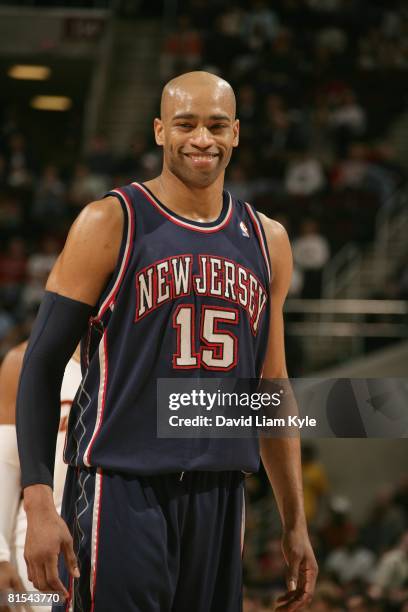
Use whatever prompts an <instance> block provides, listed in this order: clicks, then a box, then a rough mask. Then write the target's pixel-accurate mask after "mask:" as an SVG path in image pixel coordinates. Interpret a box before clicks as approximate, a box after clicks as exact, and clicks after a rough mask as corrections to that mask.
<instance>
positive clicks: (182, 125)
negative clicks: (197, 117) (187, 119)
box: [177, 123, 193, 130]
mask: <svg viewBox="0 0 408 612" xmlns="http://www.w3.org/2000/svg"><path fill="white" fill-rule="evenodd" d="M177 127H180V128H183V129H186V130H191V129H192V127H193V126H192V125H191V123H178V124H177Z"/></svg>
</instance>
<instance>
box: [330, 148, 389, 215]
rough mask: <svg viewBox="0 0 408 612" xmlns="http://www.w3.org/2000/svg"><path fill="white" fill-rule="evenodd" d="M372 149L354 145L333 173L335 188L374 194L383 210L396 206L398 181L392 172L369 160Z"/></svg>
mask: <svg viewBox="0 0 408 612" xmlns="http://www.w3.org/2000/svg"><path fill="white" fill-rule="evenodd" d="M369 157H370V149H369V147H368V146H367V145H365V144H363V143H358V142H355V143H352V144H351V145H350V146H349V147H348V150H347V157H346V158H345V159H343V160H342V161H340V162H339V163H338V164H337V165H336V166H335V167H334V168H333V173H332V182H333V186H334V187H336V188H340V189H356V190H361V191H366V192H367V193H373V194H375V195H376V196H377V197H378V200H379V202H380V205H381V206H382V207H383V208H389V209H391V208H392V207H393V205H394V196H395V191H396V180H395V178H394V177H393V174H392V172H390V171H389V170H387V169H386V168H382V167H381V166H380V165H379V164H377V163H373V162H372V161H370V159H369Z"/></svg>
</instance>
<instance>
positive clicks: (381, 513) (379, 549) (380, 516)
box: [361, 486, 408, 555]
mask: <svg viewBox="0 0 408 612" xmlns="http://www.w3.org/2000/svg"><path fill="white" fill-rule="evenodd" d="M394 498H395V490H394V489H392V488H391V487H389V486H387V487H384V488H382V489H381V490H380V491H379V492H378V493H377V495H376V497H375V499H374V501H373V505H372V509H371V513H370V516H369V517H368V519H367V520H366V522H365V524H364V526H363V528H362V533H361V539H362V542H363V543H364V544H365V545H366V546H367V547H368V548H369V549H370V550H372V551H373V552H374V553H376V554H377V555H381V554H382V553H384V552H385V551H386V550H388V549H390V548H391V546H393V545H394V544H395V542H396V541H397V540H398V539H399V538H400V537H401V535H402V534H403V532H404V530H405V529H406V528H407V527H408V517H406V516H405V514H404V512H403V510H402V508H401V507H400V506H398V505H397V504H396V503H395V499H394Z"/></svg>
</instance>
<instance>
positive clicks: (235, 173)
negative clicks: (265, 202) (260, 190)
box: [225, 163, 252, 202]
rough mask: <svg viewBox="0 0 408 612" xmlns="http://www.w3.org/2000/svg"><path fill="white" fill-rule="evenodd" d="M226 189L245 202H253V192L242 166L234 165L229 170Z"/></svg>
mask: <svg viewBox="0 0 408 612" xmlns="http://www.w3.org/2000/svg"><path fill="white" fill-rule="evenodd" d="M225 189H226V190H227V191H230V192H232V193H234V194H235V196H236V197H237V198H238V199H239V200H242V201H243V202H249V201H251V200H252V190H251V184H250V181H249V179H248V174H247V172H246V170H245V168H244V167H243V166H242V165H241V164H239V163H238V164H233V165H231V167H230V168H229V169H228V175H227V179H226V181H225Z"/></svg>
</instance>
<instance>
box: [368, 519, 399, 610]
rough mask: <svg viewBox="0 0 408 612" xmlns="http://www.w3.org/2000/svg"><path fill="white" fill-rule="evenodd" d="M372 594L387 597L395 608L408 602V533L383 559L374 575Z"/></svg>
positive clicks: (377, 596) (376, 596)
mask: <svg viewBox="0 0 408 612" xmlns="http://www.w3.org/2000/svg"><path fill="white" fill-rule="evenodd" d="M370 594H371V595H372V596H373V597H375V598H380V597H384V596H386V597H388V598H389V599H390V601H392V602H393V603H394V604H395V606H397V605H401V604H402V603H404V602H405V601H407V600H408V531H405V533H404V534H403V535H402V536H401V538H400V540H399V542H398V545H397V546H396V547H395V548H393V549H392V550H390V551H388V552H386V553H384V555H383V556H382V557H381V559H380V561H379V563H378V565H377V567H376V569H375V571H374V573H373V575H372V586H371V588H370ZM396 609H397V608H396Z"/></svg>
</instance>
